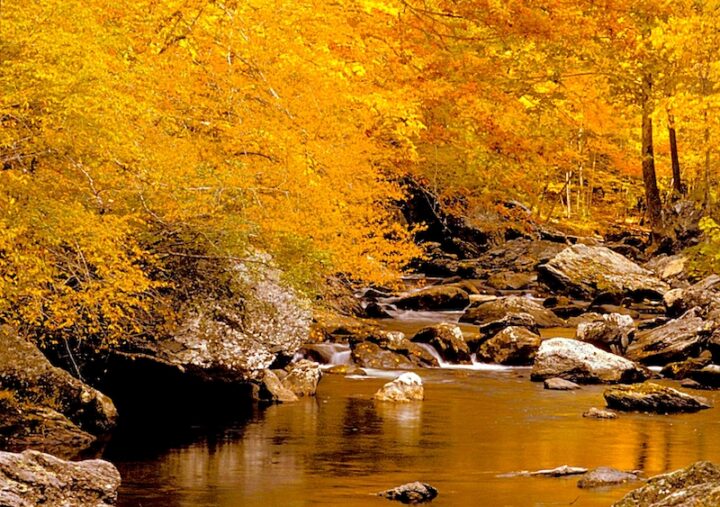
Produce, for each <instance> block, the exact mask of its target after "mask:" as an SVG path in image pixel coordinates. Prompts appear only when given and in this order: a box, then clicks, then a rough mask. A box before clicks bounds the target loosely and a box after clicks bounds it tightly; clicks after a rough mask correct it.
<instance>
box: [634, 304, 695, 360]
mask: <svg viewBox="0 0 720 507" xmlns="http://www.w3.org/2000/svg"><path fill="white" fill-rule="evenodd" d="M708 325H709V324H707V323H706V322H705V321H704V320H703V319H702V318H701V317H700V315H699V308H694V309H692V310H689V311H688V312H686V313H685V314H684V315H683V316H682V317H680V318H679V319H675V320H671V321H670V322H668V323H667V324H664V325H662V326H659V327H656V328H654V329H648V330H647V331H641V332H639V333H637V335H636V336H635V340H634V341H633V342H632V343H631V344H630V345H629V346H628V348H627V351H626V356H627V357H628V358H629V359H632V360H633V361H639V362H641V363H644V364H654V365H665V364H667V363H670V362H673V361H681V360H683V359H686V358H688V357H694V356H696V355H698V354H699V352H700V349H701V347H702V346H703V342H704V340H705V338H706V337H707V335H708V334H709V330H708V329H707V326H708Z"/></svg>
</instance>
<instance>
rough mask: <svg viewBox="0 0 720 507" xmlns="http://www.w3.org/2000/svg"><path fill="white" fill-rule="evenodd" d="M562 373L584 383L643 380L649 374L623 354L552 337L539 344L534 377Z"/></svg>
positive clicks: (546, 377)
mask: <svg viewBox="0 0 720 507" xmlns="http://www.w3.org/2000/svg"><path fill="white" fill-rule="evenodd" d="M552 377H560V378H563V379H565V380H571V381H573V382H578V383H581V384H600V383H608V384H617V383H621V382H626V383H628V382H642V381H643V380H646V379H648V378H649V377H650V372H649V371H648V370H646V369H645V368H643V367H641V366H638V365H637V364H635V363H633V362H632V361H629V360H627V359H625V358H623V357H620V356H616V355H615V354H611V353H610V352H605V351H604V350H600V349H598V348H597V347H595V346H593V345H590V344H589V343H584V342H581V341H578V340H571V339H568V338H552V339H549V340H545V341H544V342H542V344H541V345H540V349H539V350H538V353H537V356H536V357H535V363H534V364H533V368H532V373H531V379H532V380H534V381H543V380H545V379H548V378H552Z"/></svg>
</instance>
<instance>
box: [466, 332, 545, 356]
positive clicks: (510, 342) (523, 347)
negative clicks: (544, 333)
mask: <svg viewBox="0 0 720 507" xmlns="http://www.w3.org/2000/svg"><path fill="white" fill-rule="evenodd" d="M540 341H541V340H540V335H538V334H535V333H533V332H531V331H529V330H528V329H526V328H524V327H514V326H511V327H506V328H505V329H503V330H502V331H500V332H499V333H497V334H496V335H495V336H493V337H492V338H490V339H489V340H487V341H486V342H485V343H483V344H482V345H480V347H479V348H478V351H477V358H478V360H480V361H484V362H489V363H498V364H505V365H513V366H525V365H530V364H532V362H533V360H534V359H535V355H536V354H537V351H538V349H539V348H540Z"/></svg>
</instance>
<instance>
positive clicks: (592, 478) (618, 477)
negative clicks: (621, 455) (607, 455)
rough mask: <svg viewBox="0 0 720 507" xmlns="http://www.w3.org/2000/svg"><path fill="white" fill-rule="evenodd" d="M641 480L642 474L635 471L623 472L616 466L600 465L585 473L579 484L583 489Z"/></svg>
mask: <svg viewBox="0 0 720 507" xmlns="http://www.w3.org/2000/svg"><path fill="white" fill-rule="evenodd" d="M639 480H640V476H639V475H638V474H637V473H635V472H623V471H622V470H618V469H616V468H610V467H598V468H594V469H592V470H590V471H589V472H588V473H587V474H585V476H583V478H582V479H580V480H579V481H578V483H577V486H578V488H581V489H589V488H606V487H608V486H618V485H620V484H625V483H627V482H634V481H639Z"/></svg>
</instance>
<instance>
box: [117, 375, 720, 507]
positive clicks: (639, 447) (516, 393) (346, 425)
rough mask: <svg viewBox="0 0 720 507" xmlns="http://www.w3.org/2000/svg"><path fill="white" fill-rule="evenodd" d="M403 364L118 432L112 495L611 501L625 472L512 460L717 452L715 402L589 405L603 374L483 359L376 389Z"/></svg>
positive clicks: (653, 460)
mask: <svg viewBox="0 0 720 507" xmlns="http://www.w3.org/2000/svg"><path fill="white" fill-rule="evenodd" d="M399 373H400V372H387V371H370V375H369V376H367V377H342V376H336V375H325V376H324V377H323V379H322V381H321V382H320V386H319V390H318V393H317V396H316V398H309V399H304V400H302V401H300V402H299V403H294V404H285V405H275V406H269V407H266V408H264V409H254V410H250V411H248V412H247V413H246V414H244V415H237V416H236V417H235V418H234V420H224V421H221V422H218V421H207V420H203V419H204V418H203V417H202V414H197V416H198V417H197V418H196V420H195V421H189V422H187V423H186V425H185V426H182V425H181V427H180V428H176V430H175V431H172V432H169V431H168V430H167V429H163V427H160V428H157V429H156V430H152V429H148V428H147V426H145V427H144V432H145V434H144V435H142V436H141V437H139V436H138V435H137V434H136V433H133V432H126V433H125V435H124V436H123V432H121V433H120V434H119V435H118V436H117V437H116V438H115V439H114V440H113V441H112V442H111V444H110V446H109V447H108V449H107V452H106V456H105V457H106V458H108V459H110V460H111V461H112V462H113V463H115V464H116V465H117V466H118V468H119V469H120V472H121V473H122V476H123V486H122V489H121V493H120V503H119V505H120V506H126V507H130V506H132V507H154V506H179V507H180V506H182V507H191V506H192V507H200V506H208V507H209V506H220V507H230V506H232V507H236V506H298V507H300V506H303V507H304V506H338V505H342V506H373V505H377V506H383V505H385V506H388V505H392V503H391V502H389V501H387V500H384V499H381V498H378V497H375V496H373V493H375V492H377V491H380V490H382V489H386V488H389V487H392V486H396V485H398V484H402V483H405V482H409V481H415V480H421V481H425V482H428V483H430V484H432V485H434V486H435V487H437V488H438V489H439V490H440V496H439V497H438V498H437V499H436V500H435V501H434V502H433V504H432V505H435V506H438V507H442V506H451V505H452V506H455V505H457V506H464V505H479V506H551V505H575V506H607V505H610V504H611V503H612V502H613V501H614V500H616V499H619V498H620V497H622V496H623V494H624V493H625V492H626V491H628V490H629V489H632V487H633V486H632V485H629V486H623V487H618V488H611V489H607V490H593V491H586V490H581V489H579V488H577V486H576V483H577V478H572V477H570V478H544V477H523V476H517V475H513V473H515V472H521V471H526V470H537V469H543V468H553V467H556V466H559V465H564V464H567V465H573V466H583V467H588V468H590V467H596V466H612V467H616V468H619V469H624V470H642V471H644V473H645V474H646V475H648V476H649V475H653V474H657V473H661V472H665V471H668V470H673V469H676V468H680V467H683V466H686V465H688V464H690V463H692V462H694V461H697V460H700V459H708V460H715V461H720V419H719V418H718V417H717V414H716V413H715V410H708V411H704V412H700V413H697V414H686V415H672V416H662V415H646V414H622V415H621V417H620V418H619V419H617V420H594V419H584V418H583V417H582V416H581V414H582V413H583V412H584V411H585V410H587V409H588V408H590V407H592V406H597V407H601V406H603V400H602V391H603V389H604V388H603V387H602V386H588V387H584V388H583V389H582V390H580V391H572V392H555V391H546V390H544V389H543V387H542V384H538V383H533V382H531V381H530V380H529V369H527V368H502V367H492V366H481V365H478V366H475V367H474V368H470V369H468V368H464V369H452V368H445V369H432V370H430V369H424V370H418V371H417V373H418V374H419V375H420V376H421V377H422V378H423V380H424V382H425V397H426V399H425V401H423V402H420V403H413V404H405V405H393V404H382V403H376V402H373V401H372V399H371V398H372V394H373V393H374V392H375V391H376V390H377V388H378V387H380V386H381V385H382V384H383V383H384V382H387V381H388V378H392V377H394V376H395V375H396V374H399ZM703 394H705V395H707V396H708V397H709V398H710V399H711V400H712V401H714V402H715V403H716V405H717V401H718V399H719V398H720V396H718V395H717V394H716V393H713V392H707V393H703ZM228 403H232V401H231V400H228Z"/></svg>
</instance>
